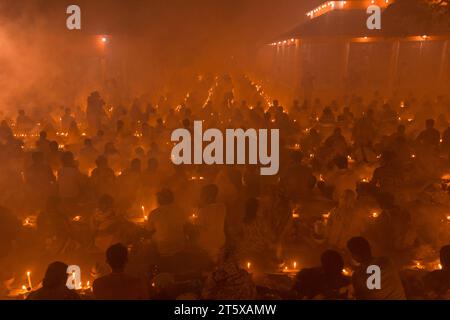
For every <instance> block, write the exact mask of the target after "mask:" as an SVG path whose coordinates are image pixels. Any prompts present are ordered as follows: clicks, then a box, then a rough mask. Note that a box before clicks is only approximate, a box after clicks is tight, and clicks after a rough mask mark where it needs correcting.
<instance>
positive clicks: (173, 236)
mask: <svg viewBox="0 0 450 320" xmlns="http://www.w3.org/2000/svg"><path fill="white" fill-rule="evenodd" d="M157 201H158V205H159V206H158V208H156V209H155V210H153V211H152V212H151V213H150V215H149V218H148V222H147V228H148V230H149V231H150V232H152V233H153V236H152V239H153V240H154V241H155V244H156V246H157V248H158V252H159V254H160V255H161V256H162V257H170V256H174V255H176V254H177V253H179V252H180V251H182V250H183V248H184V244H185V237H184V225H185V224H186V222H187V221H188V217H187V214H186V213H185V211H184V210H183V209H181V208H180V207H178V206H177V205H176V204H175V203H174V201H175V199H174V195H173V193H172V191H171V190H169V189H162V190H161V191H159V192H158V194H157Z"/></svg>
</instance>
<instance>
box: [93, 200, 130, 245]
mask: <svg viewBox="0 0 450 320" xmlns="http://www.w3.org/2000/svg"><path fill="white" fill-rule="evenodd" d="M116 211H117V210H116V207H115V205H114V199H113V198H112V197H111V196H110V195H107V194H105V195H102V196H101V197H100V198H99V200H98V209H97V210H96V212H95V213H94V215H93V217H92V219H91V227H92V231H93V238H94V245H95V247H96V248H98V249H100V250H101V251H105V250H106V249H107V248H108V247H109V246H111V245H112V244H114V243H117V242H118V241H121V240H122V236H123V230H122V227H123V225H124V223H123V218H122V217H120V216H119V215H118V214H117V212H116Z"/></svg>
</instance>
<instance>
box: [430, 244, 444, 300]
mask: <svg viewBox="0 0 450 320" xmlns="http://www.w3.org/2000/svg"><path fill="white" fill-rule="evenodd" d="M440 262H441V267H442V269H441V270H435V271H432V272H430V273H428V274H427V275H425V276H424V278H423V282H424V288H425V294H426V297H427V298H428V299H439V300H449V299H450V245H446V246H444V247H442V248H441V250H440Z"/></svg>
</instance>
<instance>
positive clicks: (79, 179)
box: [58, 152, 87, 204]
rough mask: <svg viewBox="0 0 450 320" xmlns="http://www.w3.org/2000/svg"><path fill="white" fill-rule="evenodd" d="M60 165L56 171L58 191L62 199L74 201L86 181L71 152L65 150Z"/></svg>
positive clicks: (68, 201)
mask: <svg viewBox="0 0 450 320" xmlns="http://www.w3.org/2000/svg"><path fill="white" fill-rule="evenodd" d="M61 162H62V167H61V169H60V170H59V171H58V191H59V196H60V197H61V199H62V200H64V201H65V202H67V203H70V204H73V203H76V202H77V200H78V198H79V197H80V196H81V195H82V193H83V191H84V186H85V184H86V182H87V178H85V177H84V176H83V175H82V174H81V172H80V171H79V170H78V168H77V164H76V162H75V159H74V156H73V153H71V152H65V153H64V154H63V155H62V158H61Z"/></svg>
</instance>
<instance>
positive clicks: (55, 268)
mask: <svg viewBox="0 0 450 320" xmlns="http://www.w3.org/2000/svg"><path fill="white" fill-rule="evenodd" d="M67 268H68V266H67V264H65V263H64V262H59V261H56V262H53V263H51V264H49V265H48V267H47V271H46V272H45V276H44V280H43V281H42V286H43V287H44V288H56V287H59V286H65V285H66V283H67Z"/></svg>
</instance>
